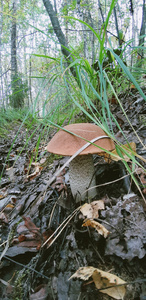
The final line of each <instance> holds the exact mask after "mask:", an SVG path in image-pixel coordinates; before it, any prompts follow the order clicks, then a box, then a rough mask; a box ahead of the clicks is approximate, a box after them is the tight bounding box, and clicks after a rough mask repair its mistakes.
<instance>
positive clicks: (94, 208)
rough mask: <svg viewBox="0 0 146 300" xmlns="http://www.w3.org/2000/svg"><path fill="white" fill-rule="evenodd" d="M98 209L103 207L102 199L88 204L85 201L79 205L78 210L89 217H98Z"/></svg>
mask: <svg viewBox="0 0 146 300" xmlns="http://www.w3.org/2000/svg"><path fill="white" fill-rule="evenodd" d="M99 209H104V201H103V200H97V201H93V202H91V203H90V204H89V203H85V204H84V205H82V206H81V208H80V211H81V213H82V214H83V216H85V217H87V218H89V219H96V218H98V217H99V213H98V211H99Z"/></svg>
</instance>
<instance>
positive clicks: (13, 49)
mask: <svg viewBox="0 0 146 300" xmlns="http://www.w3.org/2000/svg"><path fill="white" fill-rule="evenodd" d="M16 76H17V49H16V1H15V0H13V5H12V25H11V81H12V82H13V80H14V78H15V77H16Z"/></svg>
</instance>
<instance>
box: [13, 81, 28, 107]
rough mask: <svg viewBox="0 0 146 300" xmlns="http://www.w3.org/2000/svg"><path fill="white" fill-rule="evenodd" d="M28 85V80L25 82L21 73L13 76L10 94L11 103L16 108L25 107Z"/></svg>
mask: <svg viewBox="0 0 146 300" xmlns="http://www.w3.org/2000/svg"><path fill="white" fill-rule="evenodd" d="M27 93H28V85H27V81H25V82H23V81H22V77H21V75H15V76H13V82H12V94H11V95H10V96H9V100H10V105H11V107H13V108H14V109H20V108H23V107H24V100H25V98H27Z"/></svg>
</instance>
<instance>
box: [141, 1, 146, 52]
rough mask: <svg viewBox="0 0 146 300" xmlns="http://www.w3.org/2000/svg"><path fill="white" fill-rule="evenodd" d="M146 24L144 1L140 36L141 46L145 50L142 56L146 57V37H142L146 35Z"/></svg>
mask: <svg viewBox="0 0 146 300" xmlns="http://www.w3.org/2000/svg"><path fill="white" fill-rule="evenodd" d="M145 23H146V7H145V0H143V8H142V23H141V29H140V36H139V46H140V45H142V46H143V49H142V50H141V55H142V56H143V55H144V37H143V38H141V36H143V35H145Z"/></svg>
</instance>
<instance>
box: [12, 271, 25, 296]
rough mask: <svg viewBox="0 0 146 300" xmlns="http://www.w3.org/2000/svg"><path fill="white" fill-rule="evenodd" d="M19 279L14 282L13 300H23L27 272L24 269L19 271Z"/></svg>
mask: <svg viewBox="0 0 146 300" xmlns="http://www.w3.org/2000/svg"><path fill="white" fill-rule="evenodd" d="M17 274H18V276H17V279H16V280H15V282H14V290H13V300H23V294H24V293H23V283H24V278H25V277H26V274H24V273H23V272H22V271H20V272H18V273H17Z"/></svg>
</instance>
